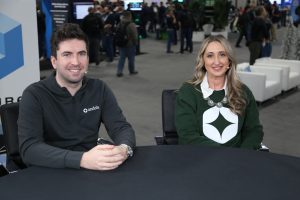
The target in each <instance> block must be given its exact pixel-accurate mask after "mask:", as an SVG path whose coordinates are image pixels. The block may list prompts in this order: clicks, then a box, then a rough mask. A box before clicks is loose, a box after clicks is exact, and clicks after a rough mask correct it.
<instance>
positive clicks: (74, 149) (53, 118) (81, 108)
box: [18, 73, 135, 168]
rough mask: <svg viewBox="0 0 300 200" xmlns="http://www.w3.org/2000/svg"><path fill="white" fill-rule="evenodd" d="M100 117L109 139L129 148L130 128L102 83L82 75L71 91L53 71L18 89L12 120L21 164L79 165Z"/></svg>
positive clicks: (90, 145) (92, 142)
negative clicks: (15, 116) (76, 88)
mask: <svg viewBox="0 0 300 200" xmlns="http://www.w3.org/2000/svg"><path fill="white" fill-rule="evenodd" d="M101 122H102V123H104V125H105V128H106V130H107V132H108V134H109V136H110V137H111V139H112V140H113V141H114V143H115V144H117V145H118V144H127V145H129V146H131V147H132V148H134V146H135V135H134V130H133V129H132V127H131V125H130V124H129V123H128V122H127V121H126V119H125V117H124V116H123V114H122V110H121V109H120V107H119V106H118V103H117V101H116V98H115V97H114V95H113V93H112V91H111V90H110V89H109V88H108V86H107V85H106V84H105V83H104V82H102V81H101V80H96V79H89V78H86V77H85V78H84V79H83V85H82V87H81V88H80V89H79V91H78V92H77V93H76V94H75V95H74V96H71V94H70V93H69V92H68V90H67V89H66V88H64V87H60V86H59V85H58V84H57V82H56V79H55V73H54V74H53V75H52V76H50V77H49V78H47V79H45V80H43V81H40V82H37V83H34V84H32V85H30V86H29V87H27V88H26V89H25V90H24V92H23V95H22V100H21V102H20V110H19V119H18V134H19V146H20V153H21V157H22V158H23V161H24V162H25V163H26V164H27V165H38V166H46V167H54V168H65V167H69V168H80V160H81V157H82V154H83V153H84V152H85V151H88V150H89V149H91V148H93V147H94V146H95V145H96V144H97V138H98V132H99V128H100V125H101Z"/></svg>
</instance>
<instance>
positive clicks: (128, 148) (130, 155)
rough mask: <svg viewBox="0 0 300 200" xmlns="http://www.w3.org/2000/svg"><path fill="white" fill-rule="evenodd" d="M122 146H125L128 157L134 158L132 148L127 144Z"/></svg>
mask: <svg viewBox="0 0 300 200" xmlns="http://www.w3.org/2000/svg"><path fill="white" fill-rule="evenodd" d="M122 146H124V147H125V148H126V149H127V156H128V157H132V156H133V150H132V148H131V147H130V146H129V145H127V144H122Z"/></svg>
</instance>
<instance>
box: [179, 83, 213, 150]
mask: <svg viewBox="0 0 300 200" xmlns="http://www.w3.org/2000/svg"><path fill="white" fill-rule="evenodd" d="M196 101H197V98H196V94H195V92H194V88H193V86H192V85H190V84H184V85H183V86H182V87H181V88H180V90H179V93H178V95H177V98H176V104H175V125H176V129H177V134H178V137H179V143H180V144H210V145H214V144H215V143H213V142H212V141H210V140H208V139H207V138H206V137H205V136H204V135H201V134H200V132H201V130H200V128H199V125H198V124H199V122H198V120H197V116H196V115H197V113H196V109H197V102H196Z"/></svg>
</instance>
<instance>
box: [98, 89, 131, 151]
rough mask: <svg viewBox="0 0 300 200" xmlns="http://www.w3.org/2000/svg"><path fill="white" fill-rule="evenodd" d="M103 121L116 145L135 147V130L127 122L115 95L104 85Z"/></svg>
mask: <svg viewBox="0 0 300 200" xmlns="http://www.w3.org/2000/svg"><path fill="white" fill-rule="evenodd" d="M102 121H103V123H104V126H105V128H106V130H107V132H108V134H109V136H110V137H111V139H112V140H113V141H114V143H115V144H117V145H119V144H127V145H129V146H130V147H132V148H134V147H135V134H134V130H133V128H132V127H131V125H130V124H129V123H128V122H127V121H126V118H125V117H124V115H123V113H122V110H121V108H120V107H119V105H118V103H117V100H116V98H115V96H114V94H113V93H112V91H111V90H110V88H109V87H108V86H107V85H106V84H104V93H103V108H102Z"/></svg>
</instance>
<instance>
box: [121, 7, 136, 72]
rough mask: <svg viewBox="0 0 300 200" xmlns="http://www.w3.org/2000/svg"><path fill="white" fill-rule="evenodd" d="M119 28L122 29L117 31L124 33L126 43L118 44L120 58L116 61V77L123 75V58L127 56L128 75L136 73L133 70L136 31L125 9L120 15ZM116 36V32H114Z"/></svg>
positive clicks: (129, 13) (129, 14)
mask: <svg viewBox="0 0 300 200" xmlns="http://www.w3.org/2000/svg"><path fill="white" fill-rule="evenodd" d="M119 28H120V29H121V30H123V31H122V32H119V33H122V34H124V33H126V34H125V35H126V36H127V44H126V45H125V46H119V52H120V59H119V62H118V69H117V77H122V76H123V69H124V64H125V59H126V57H128V70H129V74H130V75H136V74H137V73H138V72H137V71H136V70H135V61H134V60H135V51H136V45H137V43H138V31H137V29H136V26H135V24H134V23H133V22H132V16H131V12H129V11H125V12H124V13H123V15H122V17H121V22H120V24H119ZM116 37H117V34H116Z"/></svg>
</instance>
